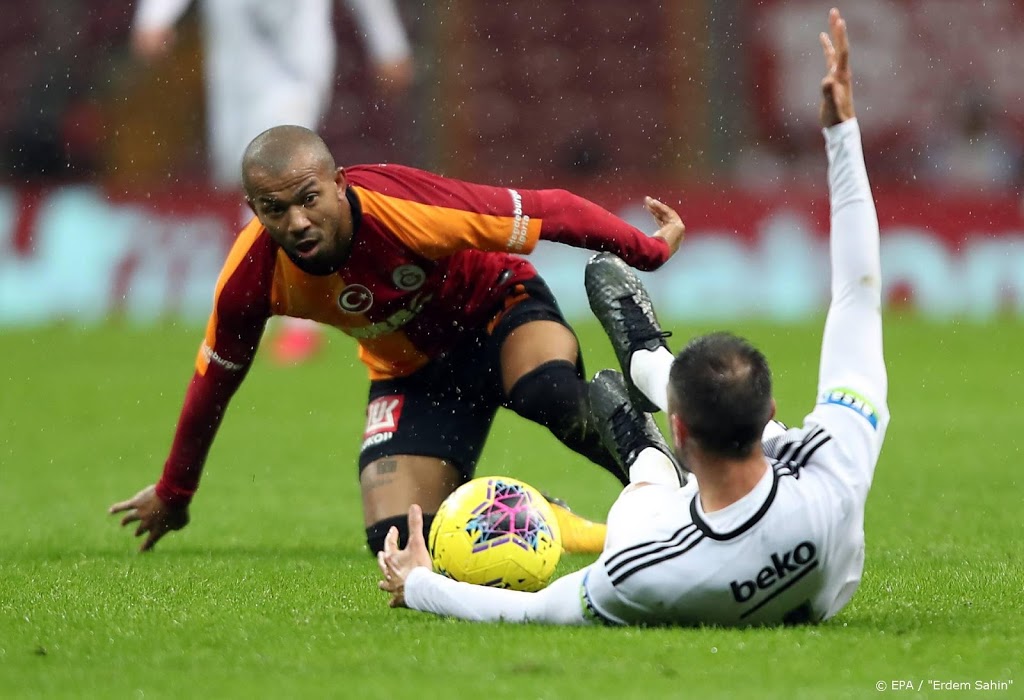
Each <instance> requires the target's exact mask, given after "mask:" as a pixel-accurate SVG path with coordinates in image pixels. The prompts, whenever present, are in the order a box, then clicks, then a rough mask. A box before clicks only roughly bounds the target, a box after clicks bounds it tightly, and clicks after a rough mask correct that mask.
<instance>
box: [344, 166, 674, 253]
mask: <svg viewBox="0 0 1024 700" xmlns="http://www.w3.org/2000/svg"><path fill="white" fill-rule="evenodd" d="M349 173H350V180H351V182H352V184H353V186H354V187H355V189H356V193H357V195H358V197H359V200H360V203H361V205H362V208H363V211H362V214H363V216H369V217H373V218H376V219H377V220H379V221H380V222H381V223H382V224H384V225H385V226H386V227H387V228H388V229H389V230H391V231H392V232H393V233H394V235H395V236H397V237H398V238H399V239H400V240H401V241H402V243H404V244H405V245H406V246H408V247H409V248H411V249H412V250H414V251H416V252H417V253H419V254H420V255H423V256H425V257H427V258H429V259H432V260H436V259H438V258H443V257H447V256H449V255H452V254H454V253H457V252H459V251H461V250H468V249H476V250H483V251H502V252H508V253H524V254H528V253H530V252H532V251H533V249H534V247H535V246H536V245H537V241H538V240H540V239H542V238H543V239H545V240H550V241H556V242H559V243H565V244H568V245H572V246H576V247H580V248H587V249H590V250H594V251H609V252H612V253H615V254H616V255H618V256H619V257H621V258H622V259H623V260H625V261H626V263H628V264H629V265H632V266H633V267H636V268H638V269H641V270H653V269H655V268H657V267H659V266H661V264H662V263H664V262H665V261H666V260H668V257H669V250H668V244H667V243H666V242H665V241H663V240H661V239H660V238H655V237H652V236H648V235H646V234H645V233H643V232H642V231H640V230H639V229H636V228H634V227H633V226H630V225H629V224H627V223H626V222H625V221H623V220H622V219H620V218H619V217H617V216H615V215H614V214H612V213H611V212H609V211H606V210H605V209H603V208H601V207H600V206H598V205H597V204H594V203H593V202H590V201H588V200H586V199H584V198H582V197H579V196H577V195H575V194H572V193H570V192H567V191H565V190H526V189H519V190H517V189H510V188H505V187H494V186H491V185H478V184H474V183H470V182H464V181H462V180H455V179H452V178H445V177H442V176H440V175H434V174H433V173H428V172H425V171H422V170H416V169H415V168H407V167H404V166H393V165H387V166H376V167H371V166H358V167H356V168H352V169H350V171H349Z"/></svg>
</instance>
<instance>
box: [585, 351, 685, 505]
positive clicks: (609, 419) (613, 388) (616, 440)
mask: <svg viewBox="0 0 1024 700" xmlns="http://www.w3.org/2000/svg"><path fill="white" fill-rule="evenodd" d="M590 405H591V410H592V411H593V416H594V421H595V423H596V426H597V429H598V431H599V433H600V434H601V438H602V440H603V441H604V444H605V445H606V446H607V447H608V449H609V451H611V452H612V453H613V454H614V455H615V457H616V459H617V461H618V462H619V464H621V465H622V467H623V469H625V470H626V472H627V473H628V474H629V481H630V484H638V483H648V484H663V485H667V486H685V485H686V483H687V481H688V473H687V471H686V470H685V469H684V468H683V467H682V465H680V463H679V461H678V460H677V459H676V456H675V453H674V452H673V450H672V448H671V447H669V445H668V443H667V442H666V441H665V437H664V436H663V435H662V434H661V430H660V429H659V428H658V425H657V423H655V422H654V418H653V417H652V416H651V414H649V413H645V412H643V411H641V410H639V409H638V408H636V406H635V405H634V404H633V402H632V401H631V400H630V398H629V391H628V389H627V386H626V381H625V379H624V378H623V376H622V374H621V373H620V372H617V371H616V370H613V369H606V370H601V371H600V372H598V373H597V375H596V376H595V377H594V380H593V381H592V382H591V383H590Z"/></svg>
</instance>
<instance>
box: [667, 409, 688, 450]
mask: <svg viewBox="0 0 1024 700" xmlns="http://www.w3.org/2000/svg"><path fill="white" fill-rule="evenodd" d="M668 427H669V430H670V431H671V432H672V446H673V447H674V448H675V449H676V452H678V451H680V450H682V449H683V443H685V442H686V438H688V437H689V436H690V431H688V430H687V429H686V425H684V424H683V421H682V419H681V418H680V417H679V414H678V413H670V414H669V416H668Z"/></svg>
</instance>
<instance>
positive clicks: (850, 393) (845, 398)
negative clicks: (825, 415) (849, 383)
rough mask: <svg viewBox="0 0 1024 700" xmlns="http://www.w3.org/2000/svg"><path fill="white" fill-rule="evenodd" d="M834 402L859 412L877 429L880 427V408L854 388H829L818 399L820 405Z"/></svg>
mask: <svg viewBox="0 0 1024 700" xmlns="http://www.w3.org/2000/svg"><path fill="white" fill-rule="evenodd" d="M822 404H833V405H836V406H844V407H846V408H849V409H851V410H853V411H856V412H857V413H859V414H860V415H861V416H862V417H863V418H864V420H866V421H867V422H868V423H870V424H871V427H872V428H873V429H875V430H877V429H878V409H876V408H875V407H874V405H872V403H871V402H870V401H868V400H867V399H866V398H864V397H863V396H862V395H860V394H858V393H857V392H856V391H854V390H853V389H846V388H842V387H841V388H838V389H829V390H827V391H825V392H823V393H822V395H821V397H820V398H819V399H818V405H819V406H820V405H822Z"/></svg>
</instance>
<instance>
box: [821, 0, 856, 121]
mask: <svg viewBox="0 0 1024 700" xmlns="http://www.w3.org/2000/svg"><path fill="white" fill-rule="evenodd" d="M828 30H829V34H831V35H832V36H831V37H829V34H826V33H825V32H822V33H821V34H819V35H818V39H819V40H820V41H821V48H822V50H823V51H824V52H825V77H824V78H822V80H821V109H820V111H819V118H820V119H821V125H822V126H824V127H829V126H835V125H836V124H839V123H840V122H845V121H846V120H847V119H853V117H854V114H853V74H852V73H851V72H850V40H849V37H847V35H846V20H844V19H843V18H842V17H841V16H840V15H839V10H837V9H836V8H834V7H833V8H832V10H831V11H830V12H829V13H828Z"/></svg>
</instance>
